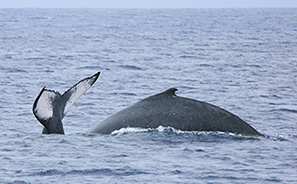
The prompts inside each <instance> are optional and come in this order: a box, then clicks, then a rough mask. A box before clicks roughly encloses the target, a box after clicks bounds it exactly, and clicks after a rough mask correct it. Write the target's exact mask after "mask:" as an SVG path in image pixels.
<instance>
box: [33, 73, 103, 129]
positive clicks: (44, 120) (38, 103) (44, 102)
mask: <svg viewBox="0 0 297 184" xmlns="http://www.w3.org/2000/svg"><path fill="white" fill-rule="evenodd" d="M99 75H100V72H97V73H96V74H94V75H93V76H91V77H87V78H85V79H83V80H81V81H79V82H78V83H76V84H75V85H74V86H72V87H71V88H69V89H68V90H67V91H65V92H64V94H63V95H61V94H60V93H59V92H57V91H53V90H50V89H46V88H45V87H43V88H42V90H41V91H40V93H39V95H38V96H37V98H36V99H35V101H34V104H33V114H34V115H35V117H36V118H37V120H38V121H39V122H40V123H41V124H42V125H43V126H44V129H43V132H42V133H44V134H64V129H63V124H62V119H63V118H64V116H65V115H66V114H67V112H68V111H69V109H70V107H71V106H72V105H73V104H74V102H75V101H76V100H77V99H78V98H79V97H80V96H81V95H83V94H84V93H85V92H86V91H87V90H88V89H90V87H91V86H92V85H93V84H94V83H95V82H96V80H97V79H98V77H99Z"/></svg>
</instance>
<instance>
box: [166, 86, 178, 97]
mask: <svg viewBox="0 0 297 184" xmlns="http://www.w3.org/2000/svg"><path fill="white" fill-rule="evenodd" d="M176 91H178V89H176V88H170V89H167V90H166V91H164V92H163V94H168V95H174V96H176V94H175V92H176Z"/></svg>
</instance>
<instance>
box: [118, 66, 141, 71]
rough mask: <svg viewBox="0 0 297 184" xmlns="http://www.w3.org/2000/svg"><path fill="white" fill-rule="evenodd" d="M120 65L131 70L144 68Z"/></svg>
mask: <svg viewBox="0 0 297 184" xmlns="http://www.w3.org/2000/svg"><path fill="white" fill-rule="evenodd" d="M119 67H121V68H125V69H129V70H143V69H142V68H140V67H137V66H134V65H120V66H119Z"/></svg>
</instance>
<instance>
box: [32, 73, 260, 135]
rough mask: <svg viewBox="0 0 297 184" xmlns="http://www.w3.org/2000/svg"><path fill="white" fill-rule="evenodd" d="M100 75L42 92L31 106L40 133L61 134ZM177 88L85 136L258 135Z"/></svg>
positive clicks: (132, 107)
mask: <svg viewBox="0 0 297 184" xmlns="http://www.w3.org/2000/svg"><path fill="white" fill-rule="evenodd" d="M99 74H100V73H99V72H98V73H96V74H94V75H93V76H91V77H88V78H85V79H83V80H81V81H80V82H78V83H77V84H75V85H74V86H72V87H71V88H70V89H69V90H67V91H66V92H65V93H64V94H63V95H60V94H59V93H58V92H55V91H52V90H47V89H45V88H43V89H42V91H41V92H40V93H39V95H38V97H37V98H36V100H35V102H34V105H33V113H34V115H35V117H36V118H37V119H38V120H39V122H40V123H41V124H42V125H43V126H44V130H43V133H46V134H51V133H56V134H64V129H63V124H62V119H63V117H64V116H65V115H66V113H67V112H68V110H69V108H70V107H71V105H72V104H73V103H74V102H75V101H76V100H77V99H78V98H79V97H80V96H81V95H82V94H83V93H84V92H85V91H87V90H88V89H89V88H90V87H91V86H92V85H93V84H94V83H95V81H96V80H97V78H98V76H99ZM175 91H177V89H176V88H171V89H168V90H166V91H164V92H163V93H160V94H156V95H153V96H151V97H148V98H145V99H143V100H141V101H139V102H137V103H135V104H134V105H132V106H130V107H127V108H125V109H123V110H121V111H119V112H118V113H115V114H114V115H112V116H110V117H109V118H107V119H105V120H103V121H102V122H100V123H99V124H97V125H96V126H95V127H94V128H93V129H91V130H90V131H88V132H87V133H100V134H110V133H112V132H113V131H115V130H119V129H121V128H127V127H139V128H157V127H159V126H163V127H173V128H175V129H178V130H182V131H219V132H230V133H235V134H241V135H247V136H261V134H260V133H259V132H258V131H257V130H255V129H254V128H253V127H251V126H250V125H249V124H247V123H246V122H245V121H243V120H242V119H240V118H239V117H238V116H236V115H234V114H232V113H230V112H228V111H226V110H224V109H221V108H219V107H217V106H214V105H211V104H209V103H206V102H201V101H198V100H194V99H189V98H184V97H179V96H177V95H175Z"/></svg>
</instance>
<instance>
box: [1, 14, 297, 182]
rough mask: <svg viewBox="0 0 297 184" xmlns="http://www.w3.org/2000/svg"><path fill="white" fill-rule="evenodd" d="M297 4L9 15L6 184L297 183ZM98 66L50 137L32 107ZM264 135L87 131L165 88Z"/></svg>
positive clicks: (4, 74) (5, 28)
mask: <svg viewBox="0 0 297 184" xmlns="http://www.w3.org/2000/svg"><path fill="white" fill-rule="evenodd" d="M296 15H297V9H201V10H199V9H197V10H195V9H185V10H161V9H160V10H141V9H139V10H138V9H133V10H128V9H127V10H116V9H0V78H1V80H0V94H1V96H0V115H1V116H0V128H1V133H0V183H228V184H229V183H297V144H296V143H297V133H296V128H297V125H296V119H297V93H296V91H297V82H296V79H297V16H296ZM97 71H101V72H102V73H101V76H100V78H99V80H98V81H97V82H96V83H95V84H94V86H93V87H92V88H91V89H90V90H89V91H88V92H87V93H86V94H84V95H83V96H82V97H81V98H80V99H79V100H78V101H77V102H76V103H75V105H74V106H73V107H72V108H71V109H70V111H69V112H68V114H67V116H66V117H65V118H64V120H63V123H64V129H65V132H66V135H64V136H63V135H42V134H41V131H42V126H41V125H40V124H39V123H38V122H37V120H36V119H35V118H34V116H33V114H32V110H31V109H32V104H33V102H34V99H35V97H36V96H37V95H38V93H39V91H40V90H41V88H42V87H43V86H46V87H47V88H50V89H54V90H58V91H60V92H61V93H62V92H64V91H65V90H67V89H68V88H69V87H71V86H72V85H73V84H75V83H76V82H78V81H79V80H81V79H83V78H85V77H88V76H90V75H92V74H94V73H95V72H97ZM171 87H177V88H178V89H179V91H178V92H177V94H178V95H179V96H184V97H189V98H194V99H197V100H201V101H206V102H209V103H212V104H215V105H217V106H219V107H222V108H224V109H226V110H228V111H230V112H232V113H234V114H236V115H238V116H240V117H241V118H242V119H244V120H245V121H247V122H248V123H249V124H250V125H252V126H253V127H255V128H256V129H257V130H258V131H259V132H261V133H262V134H263V135H265V138H251V137H242V136H235V135H232V134H226V133H225V134H224V133H218V132H214V133H209V132H181V131H177V130H173V129H171V128H166V127H159V128H158V129H156V130H139V129H125V130H121V131H120V132H117V133H115V134H113V135H97V136H94V135H87V134H84V132H86V131H87V130H89V129H90V128H92V127H93V126H94V125H95V124H97V123H98V122H100V121H102V120H103V119H105V118H106V117H108V116H110V115H111V114H113V113H115V112H117V111H119V110H121V109H123V108H125V107H127V106H129V105H131V104H133V103H135V102H137V101H139V100H141V99H143V98H145V97H147V96H150V95H152V94H155V93H159V92H162V91H163V90H166V89H167V88H171Z"/></svg>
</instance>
